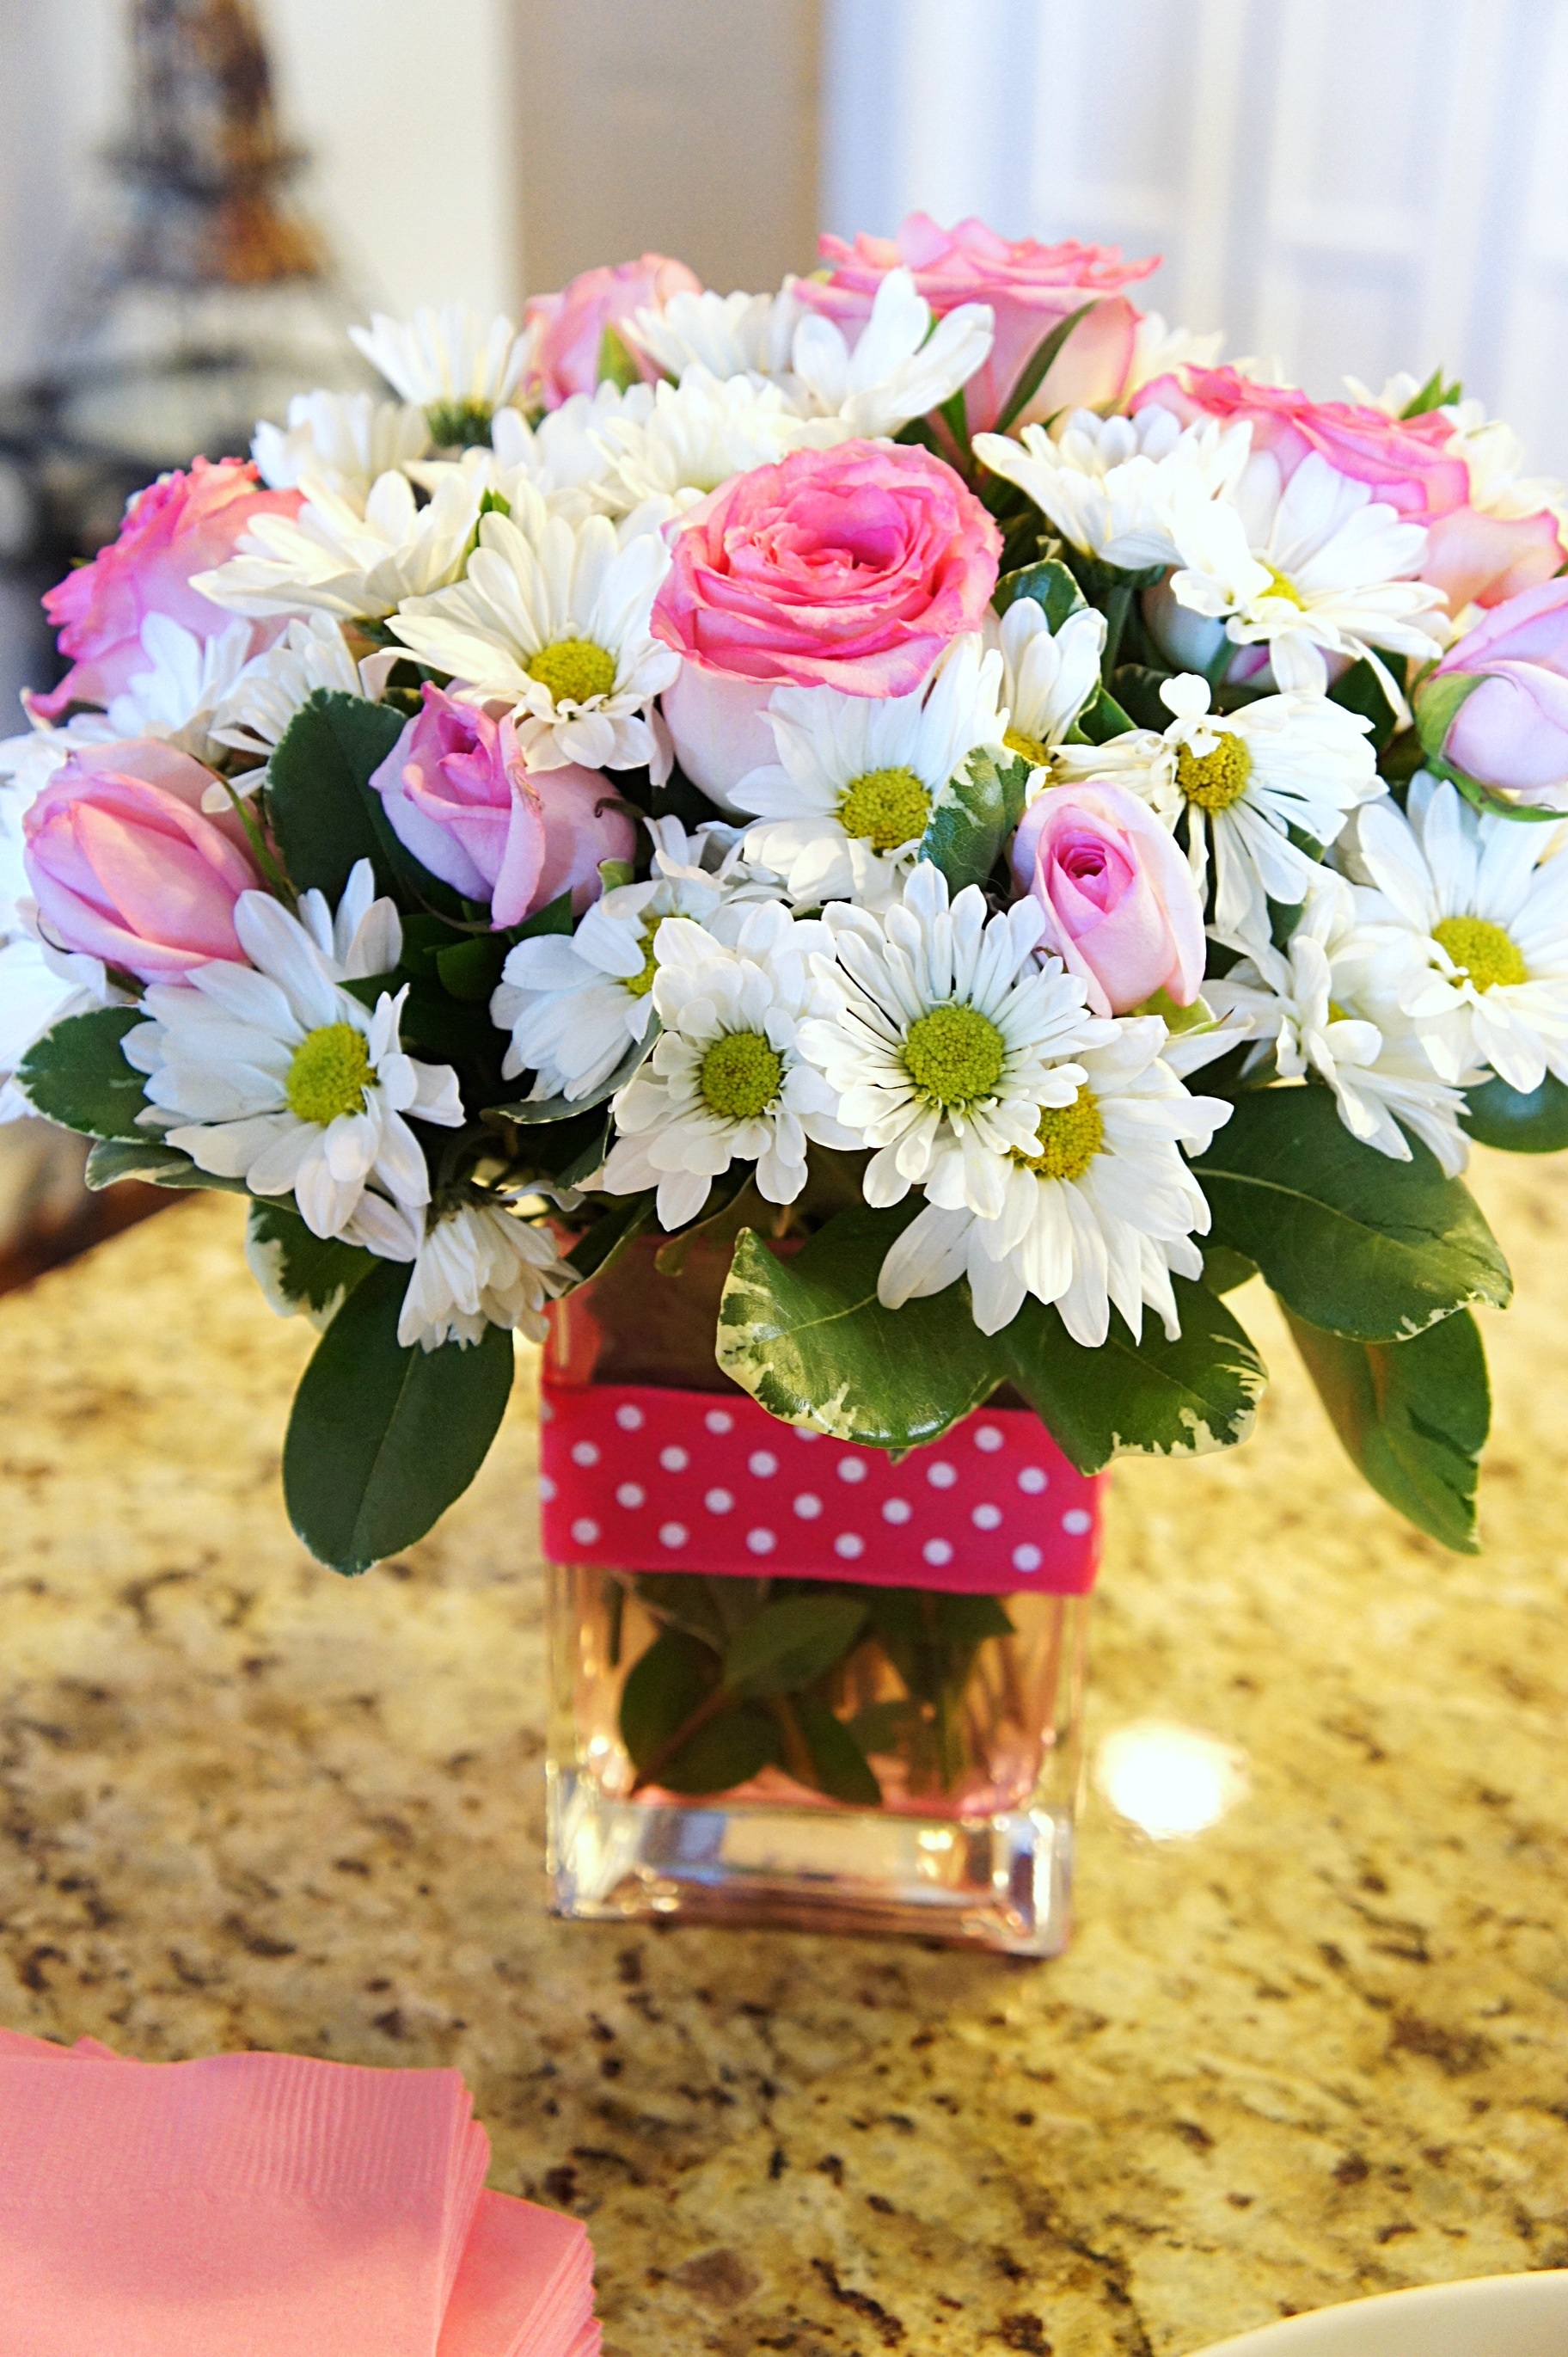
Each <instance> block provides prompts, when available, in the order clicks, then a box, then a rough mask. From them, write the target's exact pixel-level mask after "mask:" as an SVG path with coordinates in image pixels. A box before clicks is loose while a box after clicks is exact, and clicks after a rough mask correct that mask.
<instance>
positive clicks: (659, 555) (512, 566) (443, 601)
mask: <svg viewBox="0 0 1568 2357" xmlns="http://www.w3.org/2000/svg"><path fill="white" fill-rule="evenodd" d="M519 516H524V517H525V518H526V521H527V523H528V527H529V528H528V529H527V530H524V529H523V528H522V525H521V524H520V522H518V518H519ZM669 569H670V552H669V550H668V549H667V548H666V546H665V545H664V543H663V541H662V539H661V538H660V535H659V534H658V533H651V532H650V533H639V534H637V535H636V536H634V537H633V538H632V539H631V540H629V541H628V542H627V543H626V544H625V545H624V546H623V545H622V544H620V542H619V540H618V537H617V533H616V529H615V526H614V525H613V524H612V523H611V522H609V521H608V519H607V517H604V516H589V517H588V518H587V519H586V521H585V522H583V523H580V524H577V525H573V524H571V523H569V522H567V520H566V518H565V517H564V516H559V515H556V516H546V515H545V514H544V512H543V508H542V502H541V501H540V500H538V499H537V498H536V497H534V498H531V499H530V500H528V501H527V502H524V503H523V504H522V505H521V506H519V507H518V508H516V509H515V510H514V511H513V513H512V514H511V515H510V516H504V515H501V514H499V513H498V512H492V513H490V514H489V515H486V516H484V517H483V518H481V520H480V522H479V544H478V547H477V548H476V549H475V551H474V554H473V555H472V556H471V557H470V558H469V560H468V569H467V577H466V578H465V579H464V580H462V581H460V582H458V583H456V584H455V586H454V587H451V588H449V589H444V590H441V591H439V592H438V593H437V594H436V595H435V596H434V597H413V598H410V599H409V600H408V601H407V602H406V603H405V604H404V605H403V608H402V610H401V612H399V613H398V614H397V615H396V616H395V617H394V619H393V621H392V629H393V630H395V631H396V633H397V635H398V637H399V638H400V639H402V640H403V643H404V645H405V646H409V647H412V648H413V651H414V653H415V654H416V655H418V656H419V658H420V660H421V661H422V662H426V663H428V664H430V665H431V666H432V668H433V669H435V670H436V671H442V672H446V673H450V674H451V676H452V678H453V679H454V680H456V682H457V683H458V693H459V694H461V695H462V696H463V697H464V699H465V700H466V701H467V702H470V703H475V704H482V703H488V702H489V701H490V700H491V699H492V698H495V699H503V698H504V700H505V701H506V702H507V703H508V704H509V705H512V706H513V707H514V709H515V711H516V714H517V726H518V738H519V742H520V743H521V746H522V748H523V750H524V752H525V754H526V755H527V759H528V764H529V767H530V768H531V769H534V770H553V769H560V768H562V767H563V766H564V765H565V764H566V763H568V762H579V763H580V764H581V765H582V766H583V768H585V769H589V770H606V769H608V770H633V769H639V768H640V767H641V766H642V765H643V764H644V763H647V764H649V765H650V767H651V768H652V769H653V770H654V772H655V775H656V776H657V775H658V774H660V770H665V771H667V769H668V763H667V761H666V760H665V759H664V755H663V750H662V747H661V744H660V738H659V737H658V735H657V733H656V732H655V730H654V728H653V727H652V726H650V722H649V719H648V717H647V714H648V709H649V706H650V704H651V703H652V700H653V698H654V697H655V696H656V695H657V694H659V692H660V689H661V688H665V687H668V686H669V685H670V684H671V681H672V680H673V679H674V677H675V674H676V673H677V672H678V671H679V669H680V657H679V656H678V655H676V654H675V653H674V652H673V651H671V649H670V648H668V647H664V646H660V643H659V641H658V640H657V639H655V638H654V637H653V636H652V635H651V633H650V630H649V627H648V624H649V616H650V613H651V611H652V608H653V599H654V596H655V593H656V592H657V590H658V587H659V585H660V582H661V581H662V580H663V578H664V576H665V574H666V573H667V572H668V571H669Z"/></svg>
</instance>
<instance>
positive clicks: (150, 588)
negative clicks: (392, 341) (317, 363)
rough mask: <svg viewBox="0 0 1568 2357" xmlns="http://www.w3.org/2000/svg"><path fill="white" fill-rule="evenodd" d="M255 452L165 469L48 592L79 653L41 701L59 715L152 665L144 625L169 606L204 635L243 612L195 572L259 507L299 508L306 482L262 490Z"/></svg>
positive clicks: (274, 628) (172, 614)
mask: <svg viewBox="0 0 1568 2357" xmlns="http://www.w3.org/2000/svg"><path fill="white" fill-rule="evenodd" d="M260 480H261V479H260V477H259V476H258V474H257V472H256V469H255V468H254V467H252V465H251V464H250V462H249V460H241V459H239V458H222V459H220V460H219V462H218V464H217V465H216V466H213V465H210V464H209V461H208V460H207V459H205V458H198V459H195V460H194V461H193V462H192V465H191V468H190V472H189V473H188V474H180V473H175V474H172V475H160V476H159V478H158V479H157V481H156V483H149V484H148V485H147V488H146V490H145V491H138V492H137V493H136V495H135V497H134V499H133V500H132V501H131V503H130V505H129V507H128V508H127V509H126V511H125V521H124V523H123V524H122V526H121V527H120V537H119V539H118V540H115V541H112V542H111V543H110V544H109V546H108V547H107V548H101V549H100V550H99V552H98V554H97V555H96V556H95V557H94V558H93V560H92V562H91V565H78V567H77V569H76V571H75V572H74V573H68V574H67V575H66V577H65V579H64V580H63V581H61V582H59V584H58V585H57V586H56V587H54V588H53V589H49V590H47V591H46V592H45V594H44V611H45V612H46V613H47V614H48V618H49V620H50V621H51V622H52V623H53V624H54V625H55V627H56V629H57V630H59V644H60V652H61V653H62V654H68V655H71V656H73V657H74V658H75V661H74V662H73V663H72V666H71V668H70V671H69V672H68V673H66V675H65V677H64V679H62V680H61V682H60V683H59V686H58V687H57V688H55V689H53V690H52V691H51V693H50V694H48V695H38V696H34V697H33V699H32V702H33V705H34V706H35V708H36V709H37V710H38V711H39V712H41V713H43V714H44V716H46V717H47V718H48V719H50V720H57V719H59V716H60V714H61V713H62V712H64V711H65V709H66V707H67V706H68V705H71V704H107V703H108V702H109V701H110V699H111V698H112V697H113V696H116V695H118V694H120V692H121V690H122V689H123V688H124V686H125V684H126V683H127V682H128V681H129V680H130V679H131V678H132V677H133V676H134V674H135V673H137V672H140V671H145V670H147V669H148V668H149V662H148V658H147V656H146V655H145V653H144V652H143V651H142V624H143V622H144V621H145V619H146V618H147V616H148V615H149V614H166V615H168V617H169V618H170V619H171V620H172V621H176V622H178V623H179V624H180V625H181V627H182V628H183V629H185V630H189V631H190V632H192V634H193V635H194V636H195V637H197V638H199V639H201V640H207V639H212V638H216V637H217V636H218V634H219V632H220V630H227V629H228V628H229V627H230V625H231V623H232V621H233V620H234V617H233V615H232V614H230V613H226V612H225V611H224V609H223V608H222V607H221V606H215V605H214V604H213V603H212V600H211V598H210V597H202V596H201V594H200V592H199V590H196V589H193V588H192V587H191V586H190V577H191V575H192V574H193V573H205V572H207V571H208V570H209V568H210V567H211V566H213V565H222V564H224V563H226V561H227V560H228V558H229V557H231V555H232V554H233V553H234V544H235V542H236V541H237V540H238V539H239V537H240V535H241V533H242V532H244V531H246V530H247V529H248V528H249V526H250V524H251V522H252V520H253V518H255V517H256V516H259V515H288V516H291V515H295V514H296V513H297V512H298V510H299V506H300V494H299V493H298V492H297V491H264V490H259V489H258V488H257V487H258V484H259V483H260ZM283 627H284V626H283V624H282V623H281V622H273V623H264V624H262V625H261V626H260V627H259V629H258V630H257V632H256V646H257V647H258V648H259V647H261V646H265V645H269V644H270V643H271V641H272V640H274V638H276V637H277V635H278V634H279V632H280V631H281V630H282V629H283Z"/></svg>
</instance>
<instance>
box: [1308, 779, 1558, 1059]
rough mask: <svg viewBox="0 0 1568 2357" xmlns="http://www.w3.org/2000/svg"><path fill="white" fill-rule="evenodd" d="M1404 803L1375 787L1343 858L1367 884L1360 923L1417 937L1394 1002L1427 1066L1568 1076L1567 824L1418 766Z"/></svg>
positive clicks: (1360, 900) (1360, 909)
mask: <svg viewBox="0 0 1568 2357" xmlns="http://www.w3.org/2000/svg"><path fill="white" fill-rule="evenodd" d="M1407 809H1408V815H1407V816H1402V815H1401V813H1400V811H1399V808H1398V806H1397V804H1396V803H1395V802H1393V801H1392V800H1391V798H1387V797H1385V799H1384V800H1383V801H1381V802H1374V803H1372V804H1371V805H1370V807H1369V808H1368V809H1366V810H1364V811H1362V812H1361V813H1360V815H1359V818H1358V820H1357V823H1356V836H1355V844H1354V847H1353V849H1352V851H1351V853H1350V855H1349V857H1348V866H1350V868H1351V872H1352V873H1353V874H1354V875H1356V876H1357V877H1359V878H1361V879H1362V880H1363V881H1366V882H1369V883H1370V884H1371V885H1372V886H1373V887H1374V889H1373V890H1371V891H1369V892H1363V893H1361V894H1360V895H1359V909H1358V913H1359V915H1360V917H1361V919H1362V920H1363V921H1364V922H1371V923H1377V922H1379V921H1380V920H1383V921H1386V920H1393V921H1394V922H1396V923H1400V924H1403V925H1405V926H1408V927H1410V928H1411V929H1412V931H1414V932H1415V933H1416V934H1418V935H1420V936H1421V939H1422V949H1423V961H1424V962H1423V966H1422V968H1421V970H1420V971H1419V972H1418V973H1417V974H1414V975H1412V976H1410V977H1408V978H1407V980H1406V982H1405V985H1404V987H1403V988H1402V991H1401V994H1400V1004H1401V1006H1402V1007H1403V1009H1404V1011H1405V1013H1406V1014H1407V1015H1409V1017H1411V1019H1412V1022H1413V1023H1414V1025H1415V1028H1416V1029H1417V1031H1418V1032H1419V1034H1420V1036H1421V1039H1422V1041H1423V1044H1424V1046H1425V1048H1426V1051H1427V1053H1428V1055H1429V1056H1430V1057H1431V1059H1432V1061H1433V1064H1434V1068H1435V1070H1436V1071H1437V1072H1438V1074H1439V1076H1440V1077H1441V1078H1442V1079H1443V1080H1445V1081H1451V1082H1462V1081H1463V1080H1464V1079H1465V1078H1466V1075H1468V1074H1472V1073H1473V1072H1474V1071H1475V1069H1476V1067H1477V1065H1489V1066H1490V1067H1491V1069H1492V1071H1495V1072H1496V1073H1498V1075H1499V1077H1500V1078H1501V1079H1502V1080H1504V1081H1506V1082H1508V1085H1509V1088H1510V1089H1519V1090H1521V1091H1524V1092H1529V1091H1530V1090H1531V1089H1537V1088H1539V1087H1540V1086H1541V1081H1542V1079H1543V1078H1544V1076H1545V1074H1546V1073H1547V1072H1549V1071H1550V1072H1552V1073H1554V1074H1555V1076H1556V1077H1557V1079H1559V1080H1560V1081H1568V859H1565V858H1564V857H1563V841H1564V836H1565V834H1568V829H1564V828H1563V827H1560V826H1537V825H1521V824H1520V822H1519V821H1518V820H1517V819H1507V818H1499V817H1495V816H1493V815H1492V814H1491V813H1485V814H1483V813H1480V812H1478V811H1475V810H1472V809H1471V808H1470V805H1469V804H1468V803H1467V802H1464V801H1462V800H1461V798H1460V796H1459V795H1458V794H1457V793H1456V792H1455V790H1454V788H1453V787H1452V786H1451V785H1448V784H1441V785H1440V784H1439V783H1438V782H1437V781H1436V780H1435V779H1433V778H1431V777H1429V776H1428V775H1427V774H1426V773H1425V771H1424V770H1423V771H1422V772H1421V773H1420V774H1419V775H1418V776H1417V777H1416V778H1414V779H1413V780H1412V783H1411V789H1410V800H1409V803H1408V805H1407Z"/></svg>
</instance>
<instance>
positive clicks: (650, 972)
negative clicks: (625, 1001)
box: [621, 917, 664, 998]
mask: <svg viewBox="0 0 1568 2357" xmlns="http://www.w3.org/2000/svg"><path fill="white" fill-rule="evenodd" d="M663 922H664V920H663V918H662V917H655V918H654V920H653V922H652V923H651V924H650V925H644V927H643V929H642V972H641V973H640V974H628V975H626V976H625V977H624V978H623V980H622V982H621V988H622V989H623V990H624V991H625V992H626V994H627V996H628V998H646V997H647V996H648V994H649V992H650V990H651V989H652V987H653V977H654V975H655V974H657V973H658V971H659V966H658V962H657V960H656V959H655V957H654V954H653V936H654V934H655V933H656V932H657V931H659V928H660V925H661V924H662V923H663Z"/></svg>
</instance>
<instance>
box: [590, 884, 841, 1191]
mask: <svg viewBox="0 0 1568 2357" xmlns="http://www.w3.org/2000/svg"><path fill="white" fill-rule="evenodd" d="M825 945H826V936H825V934H824V933H823V931H822V926H821V925H820V924H819V923H817V922H815V921H814V920H811V919H810V918H794V917H791V916H790V915H789V911H788V910H787V909H784V908H782V907H781V906H780V905H779V902H777V901H774V902H772V903H770V904H768V905H766V906H763V907H760V908H755V909H751V910H750V911H749V913H748V914H747V916H746V920H745V921H744V923H743V924H742V925H741V927H740V929H739V931H738V934H737V936H736V943H735V947H734V948H733V949H729V948H726V947H725V945H724V944H723V943H722V942H715V941H714V939H713V938H712V936H711V935H710V934H708V933H706V932H705V931H703V928H702V927H701V926H700V925H696V924H693V923H692V922H691V920H689V919H687V918H683V917H668V918H666V919H665V920H664V921H663V923H662V924H661V925H660V928H659V931H658V933H657V935H656V936H655V940H654V955H655V961H656V971H655V974H654V977H653V1003H654V1009H655V1012H656V1013H657V1015H658V1017H659V1019H660V1023H661V1024H662V1026H663V1027H664V1028H663V1029H662V1031H661V1033H660V1038H659V1042H658V1045H657V1046H656V1047H655V1049H654V1050H653V1053H652V1055H651V1056H650V1058H649V1060H648V1062H647V1063H646V1064H644V1065H643V1067H642V1069H641V1071H639V1072H638V1073H637V1074H636V1075H635V1077H634V1078H633V1079H632V1080H630V1081H628V1083H627V1085H626V1087H625V1088H624V1089H622V1090H621V1091H620V1092H619V1093H618V1095H617V1097H616V1099H615V1117H616V1127H617V1130H618V1133H619V1134H618V1138H617V1142H616V1144H615V1146H614V1147H613V1148H612V1149H611V1152H610V1155H609V1157H608V1159H607V1162H606V1164H605V1167H604V1170H603V1173H602V1175H601V1178H600V1179H599V1182H598V1183H599V1184H600V1185H602V1186H603V1187H605V1188H607V1189H608V1190H609V1192H610V1193H611V1194H615V1195H628V1194H633V1193H635V1192H637V1191H638V1190H639V1189H641V1188H644V1187H653V1186H657V1188H658V1189H659V1196H658V1208H659V1218H660V1224H661V1225H662V1226H664V1227H665V1228H678V1227H682V1226H684V1224H685V1223H686V1222H687V1221H688V1220H694V1219H695V1218H696V1217H697V1214H698V1213H699V1212H700V1211H701V1210H702V1208H703V1204H704V1203H705V1202H706V1201H707V1200H708V1195H709V1193H710V1191H711V1189H712V1186H713V1182H714V1179H716V1178H717V1177H718V1176H719V1174H720V1173H721V1171H725V1170H727V1169H728V1168H729V1166H730V1164H731V1163H732V1162H735V1161H745V1162H755V1164H756V1166H757V1170H756V1178H757V1191H758V1193H759V1194H761V1195H762V1196H763V1197H764V1198H765V1199H766V1200H768V1202H770V1203H792V1202H793V1201H794V1200H795V1198H796V1196H797V1195H799V1193H800V1189H801V1188H802V1187H803V1186H804V1185H805V1183H806V1144H807V1140H808V1139H815V1140H816V1141H817V1143H818V1144H819V1145H822V1146H854V1144H855V1143H856V1142H857V1141H856V1140H855V1138H854V1136H853V1135H851V1134H850V1133H849V1132H848V1131H846V1130H844V1129H843V1128H842V1127H841V1126H840V1125H839V1123H838V1122H837V1121H835V1120H834V1118H833V1092H832V1089H831V1087H830V1086H829V1084H828V1082H826V1081H825V1080H824V1079H823V1077H822V1073H821V1072H820V1071H817V1070H816V1068H815V1067H814V1066H813V1065H812V1064H811V1063H810V1062H808V1061H807V1060H805V1059H804V1057H803V1055H802V1053H801V1048H800V1033H801V1029H802V1027H803V1026H804V1025H805V1024H806V1023H807V1022H808V1021H809V1020H810V1018H811V1017H812V1016H813V1015H815V1014H816V1013H817V1012H818V1010H819V1009H820V1008H822V1006H824V1005H825V1004H826V1003H827V997H828V994H827V992H826V991H825V989H824V986H823V984H822V980H821V978H820V977H819V976H818V974H816V973H815V972H814V971H813V966H814V964H816V963H824V964H825V963H826V961H825V959H822V958H820V956H819V955H817V954H816V953H819V952H821V951H822V949H823V948H824V947H825Z"/></svg>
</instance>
